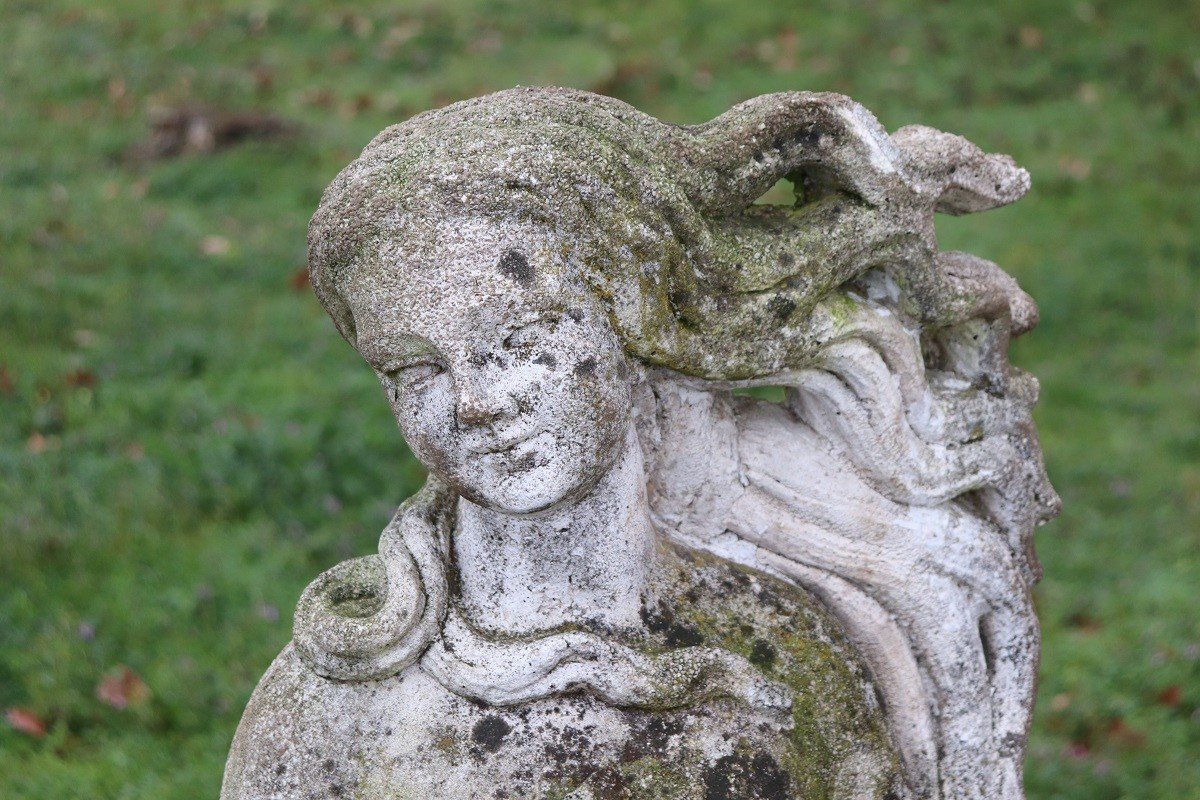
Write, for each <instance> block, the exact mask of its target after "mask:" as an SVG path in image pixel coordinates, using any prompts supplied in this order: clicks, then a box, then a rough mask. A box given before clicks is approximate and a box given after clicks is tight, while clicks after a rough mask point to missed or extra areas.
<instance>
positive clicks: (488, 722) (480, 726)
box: [471, 714, 512, 753]
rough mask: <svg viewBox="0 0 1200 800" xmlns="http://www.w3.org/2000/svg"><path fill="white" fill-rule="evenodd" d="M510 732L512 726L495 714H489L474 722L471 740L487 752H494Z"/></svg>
mask: <svg viewBox="0 0 1200 800" xmlns="http://www.w3.org/2000/svg"><path fill="white" fill-rule="evenodd" d="M510 733H512V726H511V725H509V724H508V723H507V722H505V721H504V720H503V719H501V718H500V717H497V716H496V715H494V714H493V715H490V716H487V717H484V718H483V719H481V720H479V722H476V723H475V727H474V728H472V729H471V740H472V741H473V742H475V744H477V745H479V746H480V747H482V748H483V749H484V750H486V751H487V752H489V753H494V752H496V751H497V750H499V749H500V747H501V746H502V745H503V744H504V737H506V736H508V734H510Z"/></svg>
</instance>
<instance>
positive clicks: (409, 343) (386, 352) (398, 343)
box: [359, 334, 441, 372]
mask: <svg viewBox="0 0 1200 800" xmlns="http://www.w3.org/2000/svg"><path fill="white" fill-rule="evenodd" d="M392 341H394V342H395V344H392V343H391V342H389V343H388V344H387V345H383V346H380V345H379V344H378V343H376V342H373V343H372V346H369V347H368V348H367V350H368V351H369V353H370V355H368V353H363V352H362V350H360V351H359V352H360V353H362V356H363V358H365V359H366V360H367V361H368V362H369V363H370V364H371V365H372V366H373V367H375V368H376V369H377V370H379V371H380V372H391V371H392V370H395V369H400V368H402V367H406V366H408V365H410V364H412V363H413V362H415V361H418V360H426V359H428V358H429V357H430V356H433V357H439V356H440V355H441V354H440V353H439V352H438V350H437V348H436V347H434V346H433V345H432V344H430V343H429V341H427V340H426V339H424V338H422V337H420V336H415V335H411V334H404V335H401V336H398V337H396V339H394V340H392ZM371 356H376V358H372V357H371Z"/></svg>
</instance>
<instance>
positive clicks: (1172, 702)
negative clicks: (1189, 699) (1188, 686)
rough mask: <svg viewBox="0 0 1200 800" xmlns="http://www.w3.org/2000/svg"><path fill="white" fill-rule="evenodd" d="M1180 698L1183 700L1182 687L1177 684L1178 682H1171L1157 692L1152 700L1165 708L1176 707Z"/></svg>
mask: <svg viewBox="0 0 1200 800" xmlns="http://www.w3.org/2000/svg"><path fill="white" fill-rule="evenodd" d="M1182 700H1183V689H1182V688H1181V687H1180V686H1179V684H1178V683H1173V684H1171V685H1170V686H1168V687H1167V688H1165V689H1163V690H1162V691H1161V692H1159V693H1158V696H1157V697H1155V698H1154V702H1156V703H1158V704H1159V705H1160V706H1166V707H1167V708H1176V707H1178V705H1179V703H1180V702H1181V701H1182Z"/></svg>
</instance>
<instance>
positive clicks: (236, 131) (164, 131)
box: [130, 106, 297, 159]
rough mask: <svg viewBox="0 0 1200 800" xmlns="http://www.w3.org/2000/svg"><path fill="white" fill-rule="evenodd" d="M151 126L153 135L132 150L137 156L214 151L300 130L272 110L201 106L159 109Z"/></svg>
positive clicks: (166, 155) (152, 156)
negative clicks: (271, 111)
mask: <svg viewBox="0 0 1200 800" xmlns="http://www.w3.org/2000/svg"><path fill="white" fill-rule="evenodd" d="M150 126H151V131H150V135H149V136H147V137H146V138H145V139H144V140H143V141H141V142H139V143H138V144H137V145H135V146H134V148H133V149H132V151H131V152H130V155H131V156H132V157H133V158H134V159H153V158H171V157H173V156H179V155H184V154H191V153H211V152H214V151H216V150H221V149H224V148H226V147H231V146H233V145H235V144H238V143H239V142H245V141H250V140H255V139H257V140H260V141H273V140H276V139H283V138H286V137H288V136H290V135H291V134H293V133H295V132H296V130H297V127H296V125H295V124H294V123H292V122H289V121H287V120H285V119H283V118H281V117H277V116H275V115H273V114H267V113H263V112H258V111H241V112H234V111H223V110H220V109H214V108H204V107H199V106H185V107H182V108H165V109H159V110H156V111H154V112H153V113H152V115H151V120H150Z"/></svg>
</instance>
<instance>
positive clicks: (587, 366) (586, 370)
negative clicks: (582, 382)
mask: <svg viewBox="0 0 1200 800" xmlns="http://www.w3.org/2000/svg"><path fill="white" fill-rule="evenodd" d="M595 371H596V359H594V358H592V357H591V356H588V357H587V358H585V359H584V360H583V361H580V362H579V363H578V364H576V365H575V374H576V375H577V376H579V377H580V378H583V377H587V376H589V375H592V374H593V373H594V372H595Z"/></svg>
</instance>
